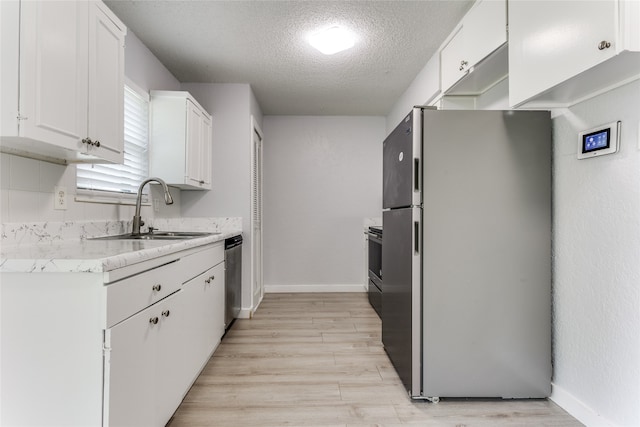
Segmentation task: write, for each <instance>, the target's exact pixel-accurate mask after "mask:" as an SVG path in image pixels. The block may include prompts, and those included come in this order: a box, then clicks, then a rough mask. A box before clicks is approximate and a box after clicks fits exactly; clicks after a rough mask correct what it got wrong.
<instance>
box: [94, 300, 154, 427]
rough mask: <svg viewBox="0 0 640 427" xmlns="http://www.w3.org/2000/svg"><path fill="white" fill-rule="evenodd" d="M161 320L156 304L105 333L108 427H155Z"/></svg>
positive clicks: (106, 421) (106, 423)
mask: <svg viewBox="0 0 640 427" xmlns="http://www.w3.org/2000/svg"><path fill="white" fill-rule="evenodd" d="M160 316H161V314H160V313H159V312H158V307H157V304H156V305H153V306H151V307H149V308H147V309H146V310H143V311H141V312H140V313H138V314H136V315H135V316H132V317H130V318H129V319H127V320H125V321H123V322H121V323H119V324H117V325H116V326H114V327H113V328H110V329H108V330H107V331H106V332H105V334H106V336H105V341H106V347H107V348H110V351H109V352H108V353H107V357H106V358H105V393H104V395H105V413H104V416H105V423H104V424H105V425H108V426H133V425H139V426H143V425H153V424H155V410H156V403H155V402H156V397H155V390H156V376H157V362H156V360H157V357H156V352H157V347H158V330H159V328H160V325H159V321H160ZM154 319H158V322H157V323H154V322H155V320H154Z"/></svg>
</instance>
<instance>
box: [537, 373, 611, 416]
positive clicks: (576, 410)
mask: <svg viewBox="0 0 640 427" xmlns="http://www.w3.org/2000/svg"><path fill="white" fill-rule="evenodd" d="M549 399H551V400H553V401H554V402H555V403H556V404H557V405H558V406H560V407H561V408H562V409H564V410H565V411H567V412H568V413H569V415H571V416H572V417H574V418H576V419H577V420H578V421H580V422H581V423H582V424H584V425H585V426H587V427H596V426H597V427H611V426H613V425H614V424H612V423H610V422H609V421H607V420H606V419H604V418H602V417H601V416H600V415H599V414H597V413H596V412H594V411H593V409H591V408H589V407H588V406H587V405H585V404H584V403H583V402H581V401H580V400H579V399H577V398H576V397H575V396H574V395H572V394H571V393H569V392H568V391H566V390H565V389H563V388H562V387H559V386H558V385H556V384H553V383H551V396H549Z"/></svg>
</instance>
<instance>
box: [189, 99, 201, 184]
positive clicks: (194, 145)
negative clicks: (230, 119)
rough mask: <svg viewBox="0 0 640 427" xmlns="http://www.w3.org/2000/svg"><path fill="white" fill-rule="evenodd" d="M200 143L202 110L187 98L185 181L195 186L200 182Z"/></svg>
mask: <svg viewBox="0 0 640 427" xmlns="http://www.w3.org/2000/svg"><path fill="white" fill-rule="evenodd" d="M201 143H202V112H201V111H200V109H199V108H198V107H197V106H196V105H194V104H193V103H192V102H191V101H189V100H187V141H186V151H187V159H186V161H187V165H186V166H187V170H186V173H185V183H186V184H191V185H195V186H199V185H200V184H201V182H200V181H201V178H200V162H201V158H200V147H201Z"/></svg>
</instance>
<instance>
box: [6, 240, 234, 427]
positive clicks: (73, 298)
mask: <svg viewBox="0 0 640 427" xmlns="http://www.w3.org/2000/svg"><path fill="white" fill-rule="evenodd" d="M224 266H225V264H224V244H223V242H218V243H214V244H209V245H204V246H200V247H196V248H192V249H188V250H185V251H182V252H178V253H174V254H171V255H165V256H162V257H159V258H156V259H151V260H146V261H142V262H140V263H138V264H135V265H129V266H126V267H123V268H121V269H116V270H112V271H109V272H104V273H103V272H95V273H74V272H68V273H64V272H57V273H37V272H34V273H4V272H3V273H0V293H1V294H2V298H1V299H0V321H1V323H2V334H1V335H0V356H1V357H0V370H1V372H2V376H0V390H2V407H1V411H0V425H7V426H9V425H21V426H42V425H60V426H62V425H64V426H70V425H78V426H80V425H81V426H104V427H106V426H164V425H166V423H167V422H168V421H169V419H170V418H171V416H172V415H173V413H174V411H175V410H176V409H177V408H178V406H179V405H180V402H181V401H182V399H183V398H184V396H185V395H186V393H187V392H188V390H189V388H190V387H191V385H192V384H193V382H194V381H195V379H196V378H197V376H198V375H199V373H200V371H201V370H202V368H203V367H204V366H205V364H206V363H207V361H208V359H209V357H210V356H211V354H212V353H213V351H214V350H215V348H216V347H217V345H218V344H219V342H220V339H221V338H222V335H223V333H224V301H225V298H224V275H225V271H224V268H225V267H224Z"/></svg>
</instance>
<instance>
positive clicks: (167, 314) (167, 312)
mask: <svg viewBox="0 0 640 427" xmlns="http://www.w3.org/2000/svg"><path fill="white" fill-rule="evenodd" d="M170 314H171V312H170V311H169V310H165V311H163V312H162V317H169V315H170Z"/></svg>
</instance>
